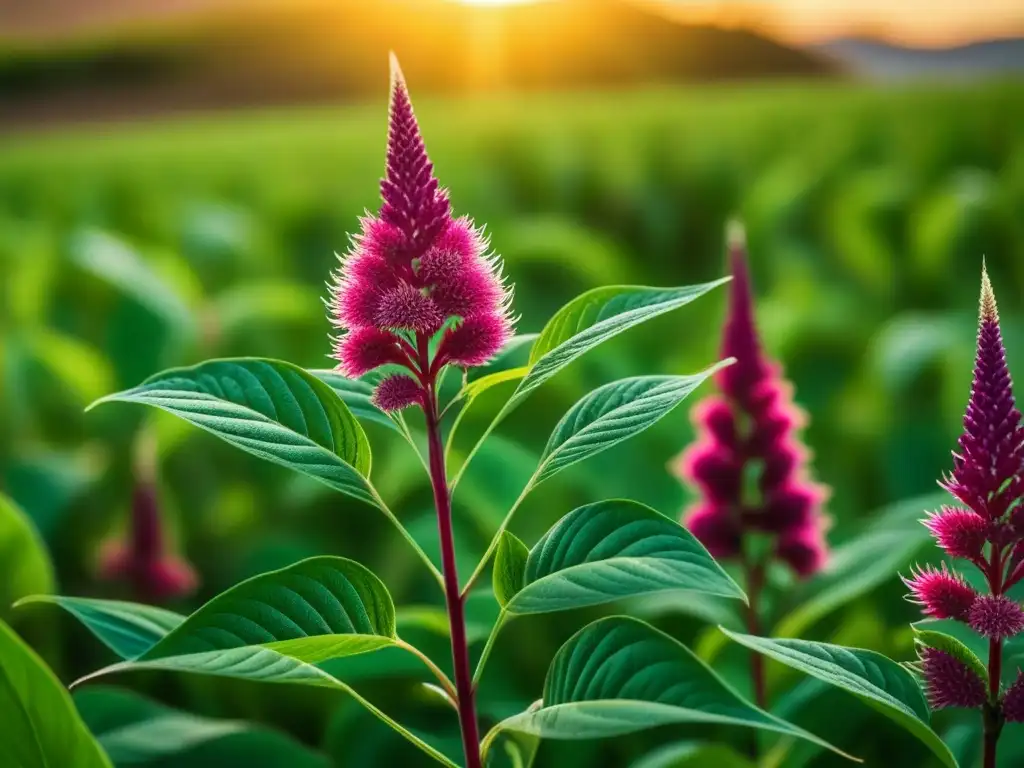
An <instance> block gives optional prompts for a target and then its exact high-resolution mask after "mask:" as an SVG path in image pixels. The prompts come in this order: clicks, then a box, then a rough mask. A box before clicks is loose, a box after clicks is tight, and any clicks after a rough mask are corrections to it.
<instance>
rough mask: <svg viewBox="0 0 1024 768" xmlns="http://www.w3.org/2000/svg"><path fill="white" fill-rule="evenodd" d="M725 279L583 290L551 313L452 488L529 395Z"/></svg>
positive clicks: (453, 482) (452, 483)
mask: <svg viewBox="0 0 1024 768" xmlns="http://www.w3.org/2000/svg"><path fill="white" fill-rule="evenodd" d="M730 279H731V278H728V277H726V278H723V279H721V280H716V281H714V282H711V283H704V284H702V285H692V286H685V287H682V288H647V287H644V286H635V285H619V286H606V287H603V288H595V289H594V290H591V291H587V292H586V293H583V294H580V295H579V296H577V297H576V298H575V299H573V300H572V301H570V302H569V303H568V304H566V305H565V306H564V307H562V308H561V309H560V310H558V312H556V313H555V314H554V316H553V317H552V318H551V319H550V320H549V321H548V323H547V325H546V326H544V329H543V330H542V331H541V333H540V335H539V336H538V337H537V340H536V341H535V342H534V343H533V347H532V348H531V350H530V361H529V365H528V367H529V373H527V374H526V376H525V377H524V378H523V380H522V381H521V382H520V383H519V386H518V387H516V390H515V392H513V393H512V396H511V397H510V398H509V399H508V401H507V402H506V403H505V405H503V406H502V408H501V411H499V412H498V415H497V416H495V417H494V419H493V420H492V421H491V423H490V425H489V426H488V427H487V429H486V430H484V433H483V434H482V435H481V436H480V437H479V438H478V439H477V442H476V446H475V447H474V448H473V449H472V450H471V451H470V452H469V455H468V456H467V457H466V460H465V461H464V462H463V464H462V466H461V467H460V468H459V471H458V473H457V474H456V475H455V477H454V478H453V479H452V482H451V487H452V488H453V489H454V488H455V487H456V486H457V485H458V484H459V481H460V480H461V479H462V476H463V474H465V471H466V468H467V467H468V466H469V463H470V461H471V460H472V458H473V456H474V455H475V454H476V451H477V449H479V447H480V445H481V444H482V443H483V441H484V440H486V439H487V437H488V435H490V434H491V432H493V431H494V429H495V428H496V427H497V426H498V424H500V423H501V422H502V421H503V420H504V419H505V417H506V416H508V415H509V414H510V413H512V411H513V410H515V409H516V408H517V407H518V406H519V404H520V403H522V402H523V400H525V399H526V398H527V396H529V394H530V393H531V392H533V390H535V389H536V388H537V387H539V386H540V385H541V384H543V383H544V382H545V381H547V380H548V379H550V378H551V377H552V376H554V375H555V374H556V373H558V372H559V371H560V370H562V369H563V368H565V366H567V365H569V363H571V362H572V361H573V360H575V359H576V358H578V357H580V356H581V355H583V354H584V353H586V352H588V351H589V350H591V349H593V348H594V347H596V346H597V345H598V344H601V343H602V342H604V341H607V340H608V339H610V338H612V337H613V336H617V335H618V334H620V333H622V332H623V331H625V330H627V329H629V328H632V327H633V326H635V325H639V324H640V323H642V322H644V321H646V320H651V319H653V318H655V317H658V316H659V315H662V314H664V313H666V312H670V311H671V310H673V309H678V308H679V307H682V306H684V305H686V304H689V303H690V302H691V301H693V300H694V299H696V298H699V297H700V296H703V295H704V294H705V293H707V292H708V291H710V290H712V289H713V288H717V287H718V286H719V285H722V284H723V283H726V282H728V281H729V280H730Z"/></svg>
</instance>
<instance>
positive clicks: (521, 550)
mask: <svg viewBox="0 0 1024 768" xmlns="http://www.w3.org/2000/svg"><path fill="white" fill-rule="evenodd" d="M529 556H530V550H529V549H527V548H526V545H525V544H523V542H521V541H520V540H519V539H518V538H516V537H515V536H514V535H512V534H511V533H509V532H508V531H502V532H501V540H500V541H499V542H498V548H497V549H496V550H495V552H494V597H495V598H496V599H497V601H498V605H500V606H501V607H502V608H504V607H506V606H507V605H508V602H509V601H510V600H511V599H512V598H513V597H515V596H516V593H517V592H519V590H520V589H522V588H523V575H524V573H525V571H526V559H527V558H528V557H529Z"/></svg>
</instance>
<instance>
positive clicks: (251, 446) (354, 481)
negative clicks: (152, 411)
mask: <svg viewBox="0 0 1024 768" xmlns="http://www.w3.org/2000/svg"><path fill="white" fill-rule="evenodd" d="M105 402H128V403H143V404H145V405H152V406H155V407H157V408H160V409H162V410H165V411H168V412H169V413H172V414H174V415H175V416H179V417H181V418H183V419H185V420H186V421H189V422H190V423H192V424H194V425H196V426H197V427H200V428H202V429H205V430H207V431H208V432H212V433H213V434H215V435H217V437H220V438H221V439H223V440H226V441H227V442H229V443H231V444H232V445H236V446H238V447H239V448H241V449H242V450H244V451H248V452H249V453H252V454H254V455H256V456H259V457H260V458H263V459H267V460H268V461H272V462H274V463H276V464H280V465H282V466H285V467H289V468H291V469H295V470H297V471H299V472H302V473H304V474H307V475H310V476H312V477H314V478H316V479H317V480H319V481H320V482H322V483H325V484H326V485H328V486H330V487H331V488H334V489H335V490H338V491H341V492H342V493H345V494H348V495H349V496H352V497H354V498H357V499H360V500H362V501H365V502H367V503H369V504H374V505H376V506H380V505H379V503H378V502H377V500H376V499H375V498H374V494H373V492H372V489H371V487H370V485H369V482H368V481H367V479H366V478H367V477H368V476H369V473H370V445H369V443H368V442H367V440H366V435H365V433H364V432H363V428H362V427H361V426H360V425H359V422H358V421H356V419H355V417H353V416H352V413H351V412H350V411H349V409H348V407H347V406H346V405H345V404H344V403H343V402H342V401H341V400H340V399H339V398H338V397H336V396H335V395H334V393H333V392H332V390H331V388H330V387H329V386H327V385H326V384H325V383H324V382H322V381H320V380H319V379H317V378H316V377H315V376H313V375H311V374H309V373H306V372H305V371H304V370H302V369H301V368H299V367H297V366H294V365H292V364H291V363H286V362H283V361H280V360H261V359H255V358H236V359H224V360H210V361H207V362H205V363H200V364H199V365H196V366H193V367H191V368H174V369H171V370H168V371H164V372H163V373H158V374H157V375H155V376H152V377H150V378H149V379H147V380H146V381H145V382H143V383H142V384H140V385H139V386H137V387H134V388H133V389H129V390H125V391H124V392H119V393H117V394H113V395H108V396H107V397H104V398H102V399H100V400H98V401H96V403H95V404H94V405H98V404H100V403H105Z"/></svg>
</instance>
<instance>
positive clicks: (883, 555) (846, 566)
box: [774, 494, 947, 637]
mask: <svg viewBox="0 0 1024 768" xmlns="http://www.w3.org/2000/svg"><path fill="white" fill-rule="evenodd" d="M946 500H947V496H946V495H945V494H928V495H926V496H920V497H917V498H913V499H908V500H906V501H901V502H899V503H897V504H894V505H892V506H890V507H887V508H886V509H884V510H881V511H879V512H876V513H874V514H872V515H870V520H871V523H870V525H869V527H868V528H867V530H866V531H865V533H863V534H861V535H860V536H857V537H856V538H854V539H852V540H850V541H848V542H846V543H844V544H842V545H840V546H838V547H836V548H835V549H834V550H833V552H832V555H831V557H830V558H829V563H828V565H827V567H826V568H825V570H824V571H823V572H821V573H820V574H818V575H817V576H815V578H814V579H812V580H811V582H810V583H809V584H808V585H807V588H806V589H805V590H803V591H801V592H800V593H798V595H797V599H796V600H795V602H796V604H797V606H798V607H797V608H796V609H795V610H794V611H792V612H791V613H790V614H788V615H787V616H785V617H783V618H782V619H780V620H779V622H778V624H777V626H776V628H775V631H774V634H776V635H778V636H780V637H799V636H800V635H802V634H803V632H804V630H805V629H807V628H808V627H810V626H811V625H813V624H815V623H816V622H818V621H820V620H821V619H823V618H824V617H825V616H827V615H828V614H830V613H831V612H832V611H834V610H837V609H838V608H841V607H842V606H844V605H848V604H849V603H850V602H851V601H852V600H855V599H856V598H858V597H860V596H862V595H865V594H867V593H868V592H869V591H871V590H872V589H874V588H876V587H878V586H880V585H881V584H884V583H886V582H888V581H890V580H891V579H893V578H895V574H896V573H897V572H898V571H899V569H900V568H903V567H904V566H906V565H907V563H909V562H910V561H911V560H912V559H913V557H914V555H915V554H916V553H917V552H918V550H920V549H921V547H922V546H924V544H925V543H926V542H927V541H928V539H929V536H930V534H929V533H928V530H927V529H926V528H925V527H924V526H923V525H921V522H920V521H921V519H922V518H923V517H924V515H925V513H926V512H927V511H928V510H931V509H936V508H938V507H939V506H941V505H942V504H944V503H945V502H946Z"/></svg>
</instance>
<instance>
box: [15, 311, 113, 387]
mask: <svg viewBox="0 0 1024 768" xmlns="http://www.w3.org/2000/svg"><path fill="white" fill-rule="evenodd" d="M25 342H26V346H27V347H28V348H29V349H31V350H32V354H33V355H34V356H35V358H36V360H38V361H39V362H40V363H41V364H42V365H43V366H45V367H46V368H47V369H48V370H49V371H50V373H51V374H52V375H53V376H54V378H56V379H57V380H59V381H60V382H61V384H63V385H64V386H65V387H66V388H67V389H68V391H70V392H73V393H74V394H75V395H76V396H77V397H78V398H79V401H80V402H85V403H90V402H92V401H93V400H95V399H96V398H97V397H101V396H102V395H103V394H105V393H106V392H109V391H110V390H111V388H112V387H113V386H114V372H113V370H112V369H111V367H110V363H109V362H107V359H106V358H105V357H104V356H103V355H102V354H100V353H99V352H98V351H97V350H95V349H93V348H92V347H90V346H89V345H88V344H86V343H85V342H83V341H81V340H79V339H76V338H74V337H73V336H66V335H64V334H61V333H57V332H56V331H53V330H50V329H46V328H36V329H33V330H32V331H31V332H30V333H28V334H26V337H25Z"/></svg>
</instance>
